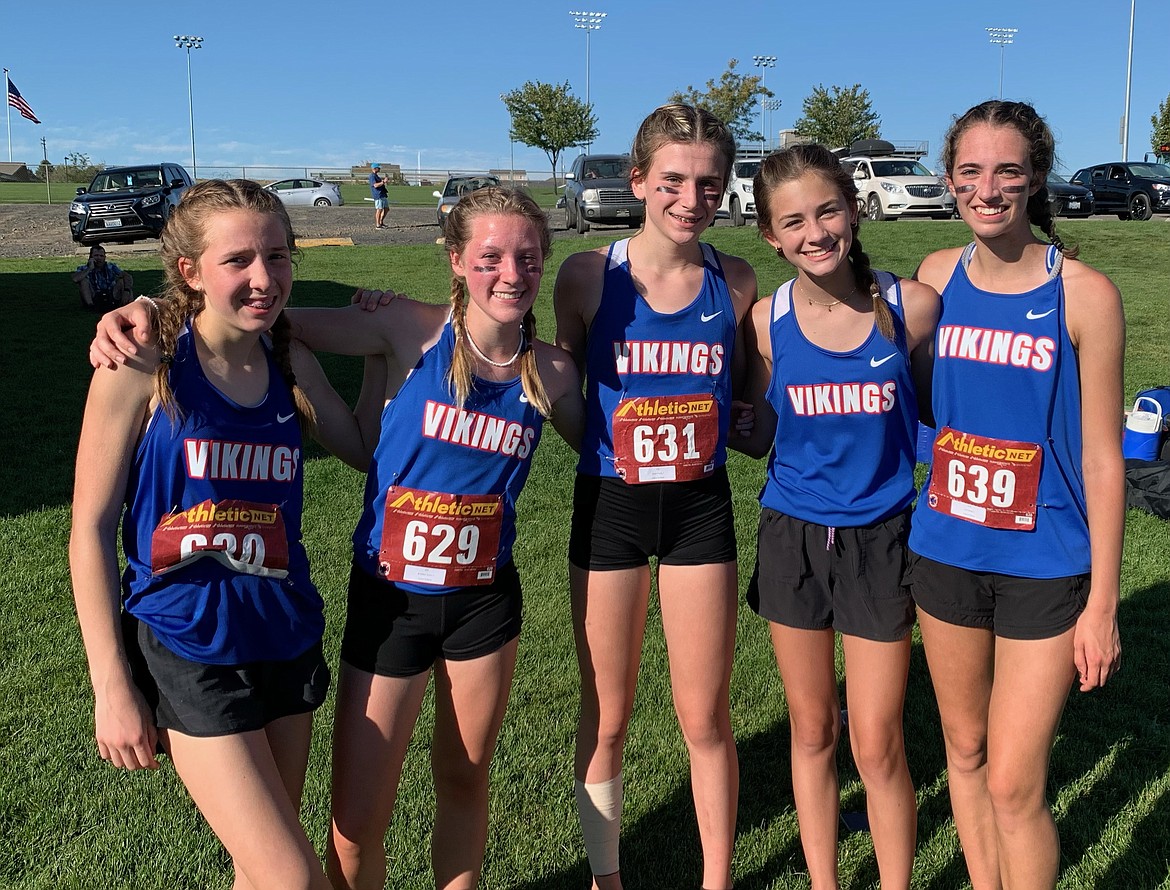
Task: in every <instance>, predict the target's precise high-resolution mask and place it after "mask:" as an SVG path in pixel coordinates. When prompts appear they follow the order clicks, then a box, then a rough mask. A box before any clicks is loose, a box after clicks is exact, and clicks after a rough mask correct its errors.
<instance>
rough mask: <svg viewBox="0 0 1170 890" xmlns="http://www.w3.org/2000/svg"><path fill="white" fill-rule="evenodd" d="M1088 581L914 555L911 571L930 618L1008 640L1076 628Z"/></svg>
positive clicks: (908, 574)
mask: <svg viewBox="0 0 1170 890" xmlns="http://www.w3.org/2000/svg"><path fill="white" fill-rule="evenodd" d="M1089 578H1090V576H1089V575H1087V574H1085V575H1071V576H1069V577H1065V578H1021V577H1020V576H1018V575H1001V574H998V573H996V572H973V571H970V570H969V569H960V568H957V567H956V566H952V565H947V564H946V563H942V562H936V561H935V560H933V559H927V558H926V557H925V556H919V555H918V554H917V553H913V552H912V553H911V554H910V566H909V569H908V570H907V572H906V582H907V584H909V585H910V592H911V593H912V594H913V595H914V602H915V603H917V604H918V608H920V609H922V611H924V612H925V613H926V614H927V615H930V616H932V617H934V618H937V619H938V620H939V621H945V622H946V623H947V624H957V625H959V626H960V627H981V628H986V629H987V630H991V631H994V632H995V635H996V636H998V637H1005V638H1007V639H1009V640H1046V639H1050V638H1052V637H1058V636H1060V635H1061V634H1062V633H1064V632H1065V631H1066V630H1068V629H1069V628H1070V627H1072V626H1073V625H1074V624H1076V623H1077V618H1079V617H1080V614H1081V612H1083V611H1084V610H1085V604H1086V603H1087V602H1088V600H1089Z"/></svg>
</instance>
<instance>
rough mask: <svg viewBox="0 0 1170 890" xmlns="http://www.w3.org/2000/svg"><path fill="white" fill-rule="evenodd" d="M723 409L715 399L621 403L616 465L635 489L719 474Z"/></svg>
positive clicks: (697, 397)
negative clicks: (716, 470) (638, 486)
mask: <svg viewBox="0 0 1170 890" xmlns="http://www.w3.org/2000/svg"><path fill="white" fill-rule="evenodd" d="M718 444H719V405H718V404H717V402H716V401H715V398H714V396H710V395H682V396H643V397H639V398H632V399H622V401H621V402H619V403H618V406H617V410H615V411H614V412H613V462H614V469H616V470H617V473H618V475H619V476H621V478H622V479H624V480H625V481H626V482H629V483H631V484H639V483H645V482H689V481H692V480H695V479H703V478H705V477H707V476H710V475H711V474H712V473H713V472H715V449H716V447H717V446H718Z"/></svg>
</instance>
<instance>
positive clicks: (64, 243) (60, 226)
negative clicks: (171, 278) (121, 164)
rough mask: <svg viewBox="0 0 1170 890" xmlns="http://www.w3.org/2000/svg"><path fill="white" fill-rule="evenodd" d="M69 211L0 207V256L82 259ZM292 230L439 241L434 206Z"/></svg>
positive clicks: (553, 217) (298, 214) (338, 210)
mask: <svg viewBox="0 0 1170 890" xmlns="http://www.w3.org/2000/svg"><path fill="white" fill-rule="evenodd" d="M67 214H68V207H67V206H66V205H62V204H52V205H47V204H0V257H3V258H28V257H59V256H85V255H86V254H87V253H88V248H83V247H81V246H80V245H77V244H74V243H73V240H72V239H71V238H70V236H69V224H68V222H67V221H66V220H67ZM289 216H290V217H291V218H292V224H293V230H294V231H295V232H296V233H297V237H298V238H350V239H352V240H353V243H354V244H362V245H368V244H434V243H435V240H436V239H437V238H438V237H439V226H438V224H437V223H436V222H435V209H434V208H433V207H394V206H391V207H390V213H389V215H388V216H387V218H386V219H387V224H388V228H385V229H381V230H379V229H375V228H374V211H373V207H372V206H371V205H369V204H366V203H363V204H362V205H360V206H353V207H350V206H346V207H290V208H289ZM549 219H550V221H551V223H552V227H553V232H554V235H555V237H557V238H576V237H578V236H577V234H576V233H575V232H572V231H570V230H568V229H566V228H565V211H564V210H552V211H550V213H549ZM597 231H598V233H599V234H603V233H606V232H612V233H613V237H615V238H618V237H621V233H622V232H625V231H627V229H625V228H624V227H609V226H603V227H601V228H599V229H598V230H597ZM157 248H158V241H156V240H153V239H148V240H144V241H136V242H134V243H132V244H113V243H110V244H107V245H106V253H107V254H109V255H110V256H127V255H131V256H132V255H134V254H141V253H151V252H153V251H154V250H156V249H157Z"/></svg>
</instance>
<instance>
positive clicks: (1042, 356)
mask: <svg viewBox="0 0 1170 890" xmlns="http://www.w3.org/2000/svg"><path fill="white" fill-rule="evenodd" d="M973 250H974V245H970V246H968V248H967V249H966V250H965V251H964V253H963V256H962V258H961V259H960V261H959V263H958V264H957V265H956V266H955V271H954V272H953V273H952V274H951V279H950V281H948V282H947V286H946V288H945V289H944V290H943V292H942V315H941V317H940V319H939V325H938V332H937V334H936V335H935V359H934V384H933V391H932V402H933V405H934V415H935V421H936V425H937V426H938V428H939V430H943V429H944V428H946V427H949V428H951V429H953V430H956V431H958V432H959V433H963V434H967V436H968V437H970V436H975V437H994V438H996V439H1000V440H1008V441H1011V442H1020V443H1035V444H1036V445H1039V447H1040V455H1039V460H1040V465H1039V485H1038V490H1037V496H1036V509H1035V511H1034V527H1033V528H1031V529H1029V530H1017V529H1014V528H989V527H986V526H984V525H981V524H978V523H976V522H972V521H968V520H966V519H961V518H958V517H956V516H954V515H950V513H949V512H943V511H941V510H939V509H932V508H931V502H932V501H935V502H936V503H937V496H935V497H933V498H932V496H931V493H930V487H931V482H932V480H933V479H934V476H935V475H936V474H939V475H940V480H939V482H940V484H942V483H943V482H951V481H953V482H954V484H955V485H956V486H959V485H966V486H968V487H970V486H971V485H973V484H976V483H978V484H984V485H985V484H987V483H988V482H990V483H992V488H991V489H990V495H991V496H993V497H994V496H999V497H1001V498H1003V497H1004V495H1003V494H1002V492H1003V489H1002V487H1000V489H999V491H998V492H997V490H996V487H995V485H994V482H995V479H994V475H993V477H992V478H991V479H990V480H982V479H974V478H973V477H970V476H969V475H967V474H964V473H963V472H962V471H963V468H964V462H963V460H962V457H961V455H960V457H959V459H957V460H947V461H944V462H943V463H944V465H943V466H938V465H936V464H938V463H939V459H938V457H937V456H936V458H935V461H934V462H933V463H932V465H931V467H930V471H929V473H928V475H927V480H926V484H925V485H924V486H923V489H922V493H921V495H920V497H919V502H918V507H917V509H916V511H915V514H914V523H913V528H912V530H911V533H910V546H911V548H912V549H913V550H914V551H915V552H917V553H919V554H921V555H923V556H925V557H928V558H930V559H933V560H935V561H936V562H942V563H947V564H949V565H953V566H957V567H959V568H964V569H969V570H971V571H977V572H998V573H1001V574H1007V575H1017V576H1020V577H1025V578H1062V577H1067V576H1070V575H1077V574H1082V573H1085V572H1087V571H1089V566H1090V560H1089V528H1088V521H1087V514H1086V508H1085V485H1084V478H1083V476H1082V473H1081V402H1080V380H1079V374H1078V369H1077V358H1076V353H1075V351H1074V349H1073V345H1072V342H1071V341H1070V340H1069V336H1068V330H1067V327H1066V324H1065V305H1064V285H1063V282H1062V279H1061V276H1060V266H1061V256H1060V253H1059V252H1058V251H1057V250H1056V248H1055V247H1053V248H1050V249H1049V251H1048V260H1047V261H1048V268H1049V271H1050V274H1049V278H1048V280H1047V281H1045V282H1044V283H1043V284H1041V285H1040V286H1039V287H1037V288H1035V289H1034V290H1031V291H1028V292H1026V293H1022V294H999V293H992V292H990V291H984V290H980V289H979V288H977V287H975V286H974V285H973V284H972V283H971V280H970V278H969V277H968V276H967V263H968V262H969V260H970V256H971V254H972V253H973ZM952 477H953V479H952ZM981 496H982V494H981ZM1013 496H1014V493H1013Z"/></svg>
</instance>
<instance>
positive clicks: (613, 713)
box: [578, 708, 630, 751]
mask: <svg viewBox="0 0 1170 890" xmlns="http://www.w3.org/2000/svg"><path fill="white" fill-rule="evenodd" d="M629 724H630V718H629V715H628V714H627V713H624V712H623V711H621V710H619V709H617V708H613V709H606V710H594V711H592V712H591V713H586V712H585V711H582V713H581V721H580V724H579V726H578V735H579V736H580V738H581V740H582V741H589V740H592V741H594V742H595V743H596V748H597V750H599V751H621V750H622V749H623V748H624V747H625V744H626V731H627V729H628V728H629Z"/></svg>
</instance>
